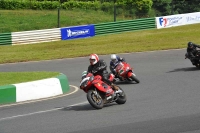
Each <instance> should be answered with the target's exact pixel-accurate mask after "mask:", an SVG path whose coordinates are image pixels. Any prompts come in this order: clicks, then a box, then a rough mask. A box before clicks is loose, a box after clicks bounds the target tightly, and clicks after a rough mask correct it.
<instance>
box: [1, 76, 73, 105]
mask: <svg viewBox="0 0 200 133" xmlns="http://www.w3.org/2000/svg"><path fill="white" fill-rule="evenodd" d="M69 88H70V87H69V82H68V79H67V76H66V75H64V74H62V73H61V74H60V75H58V76H56V77H53V78H47V79H42V80H36V81H31V82H24V83H18V84H11V85H5V86H0V104H9V103H16V102H23V101H28V100H36V99H41V98H48V97H52V96H56V95H61V94H64V93H66V92H68V91H69Z"/></svg>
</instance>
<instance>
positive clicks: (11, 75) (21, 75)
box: [0, 71, 59, 86]
mask: <svg viewBox="0 0 200 133" xmlns="http://www.w3.org/2000/svg"><path fill="white" fill-rule="evenodd" d="M58 75H59V72H45V71H41V72H0V79H1V80H0V86H2V85H8V84H16V83H22V82H28V81H34V80H40V79H45V78H50V77H55V76H58Z"/></svg>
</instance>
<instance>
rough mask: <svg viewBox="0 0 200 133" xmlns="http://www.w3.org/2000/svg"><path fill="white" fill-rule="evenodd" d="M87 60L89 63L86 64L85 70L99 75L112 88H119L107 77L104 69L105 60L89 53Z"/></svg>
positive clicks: (105, 66)
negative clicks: (86, 68)
mask: <svg viewBox="0 0 200 133" xmlns="http://www.w3.org/2000/svg"><path fill="white" fill-rule="evenodd" d="M89 61H90V65H89V66H88V71H87V72H88V73H92V74H93V75H94V76H95V75H100V76H101V77H102V80H103V81H104V82H105V83H107V84H108V85H110V86H111V87H112V88H113V89H114V90H116V91H118V90H119V88H118V87H117V86H116V85H115V84H113V83H112V82H111V81H110V80H109V79H108V78H109V76H110V75H109V73H108V71H107V69H106V68H107V65H106V62H105V61H104V60H102V59H99V57H98V55H97V54H91V55H90V57H89Z"/></svg>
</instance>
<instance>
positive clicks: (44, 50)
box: [0, 24, 200, 64]
mask: <svg viewBox="0 0 200 133" xmlns="http://www.w3.org/2000/svg"><path fill="white" fill-rule="evenodd" d="M199 35H200V24H194V25H186V26H179V27H173V28H166V29H154V30H143V31H135V32H123V33H119V34H110V35H102V36H96V37H92V38H85V39H74V40H66V41H57V42H48V43H41V44H31V45H28V44H27V45H18V46H9V45H7V46H1V47H0V64H2V63H12V62H25V61H38V60H51V59H61V58H72V57H80V56H88V55H89V54H91V53H97V54H110V53H129V52H141V51H152V50H165V49H179V48H186V44H187V42H188V41H193V42H195V43H200V37H199Z"/></svg>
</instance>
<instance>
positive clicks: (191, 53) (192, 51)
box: [185, 42, 200, 65]
mask: <svg viewBox="0 0 200 133" xmlns="http://www.w3.org/2000/svg"><path fill="white" fill-rule="evenodd" d="M197 48H200V45H197V44H194V43H193V42H188V47H187V53H186V54H185V58H189V59H190V60H191V62H192V63H193V65H194V60H195V56H196V53H197V51H198V50H197Z"/></svg>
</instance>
